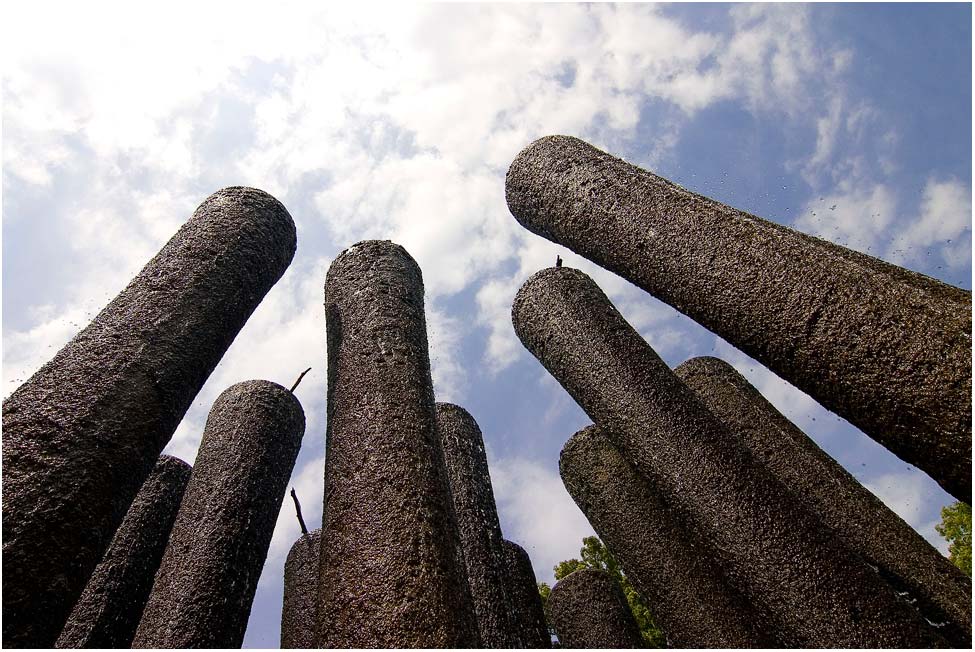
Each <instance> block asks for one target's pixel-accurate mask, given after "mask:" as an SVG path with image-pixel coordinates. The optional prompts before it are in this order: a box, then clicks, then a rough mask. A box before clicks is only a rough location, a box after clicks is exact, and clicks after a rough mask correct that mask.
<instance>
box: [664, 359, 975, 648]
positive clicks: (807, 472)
mask: <svg viewBox="0 0 975 652" xmlns="http://www.w3.org/2000/svg"><path fill="white" fill-rule="evenodd" d="M674 373H675V374H677V377H678V378H680V379H681V380H682V381H684V384H685V385H687V386H688V387H690V388H691V390H693V391H694V393H695V394H697V396H698V398H699V399H700V400H701V402H702V403H704V405H705V406H706V407H707V408H708V409H709V410H710V411H711V412H712V413H713V414H714V415H715V416H716V417H718V418H719V419H720V420H721V421H722V422H724V424H725V425H726V426H727V432H728V433H729V434H730V435H732V436H734V438H735V440H736V441H737V442H739V443H740V444H742V445H744V446H745V448H747V449H748V450H749V451H750V452H751V454H752V455H753V456H754V457H755V458H756V459H757V460H758V461H759V462H761V463H762V464H764V466H765V467H766V468H767V469H768V470H769V471H771V472H772V474H773V475H774V476H775V477H776V478H777V479H778V480H779V481H780V482H781V483H782V484H784V485H785V486H787V487H789V488H790V489H791V490H792V492H793V493H794V494H795V495H796V496H798V497H799V498H800V499H801V500H802V501H803V502H805V503H806V504H807V505H808V506H809V507H810V508H812V510H813V511H815V512H816V514H818V515H819V517H820V518H821V519H822V520H823V522H824V523H825V524H826V525H828V526H829V527H831V528H832V529H833V530H834V531H835V532H836V534H837V536H839V537H840V538H841V539H842V540H843V541H844V542H846V544H847V545H848V546H850V547H851V548H853V549H854V550H855V551H856V552H858V553H859V554H860V555H862V556H863V557H864V559H866V560H867V561H868V562H870V563H871V564H872V565H874V566H876V567H877V568H878V570H879V571H880V574H881V576H882V577H884V579H886V580H887V581H888V582H889V583H890V584H892V585H893V586H894V587H895V588H897V589H898V590H899V591H908V592H909V593H910V596H909V598H908V600H911V599H916V600H917V603H916V606H917V607H918V608H919V609H920V610H921V613H922V614H923V615H924V616H925V618H927V619H928V620H929V621H931V622H936V623H944V626H943V627H942V628H941V634H942V635H943V636H944V637H945V638H947V639H948V641H949V642H950V643H952V644H953V645H955V646H958V647H968V644H970V643H971V640H972V620H971V619H972V581H971V579H970V578H969V577H968V576H967V575H965V574H964V573H963V572H961V571H960V570H959V569H958V568H956V567H955V566H954V565H953V564H952V563H951V562H949V561H948V560H947V559H946V558H945V557H944V556H943V555H942V554H941V553H939V552H938V551H937V550H935V549H934V548H933V547H932V546H931V544H929V543H928V542H927V541H925V540H924V538H923V537H921V535H919V534H918V533H917V532H915V531H914V528H912V527H911V526H910V525H908V524H907V523H905V522H904V521H903V520H901V518H900V517H899V516H897V515H896V514H895V513H894V512H892V511H891V510H890V509H888V508H887V506H886V505H884V503H883V502H881V500H880V499H879V498H877V497H876V496H874V495H873V494H872V493H870V491H868V490H867V489H866V488H865V487H864V486H863V485H861V484H860V483H859V482H858V481H857V480H856V478H854V477H853V476H852V475H850V474H849V473H847V472H846V470H845V469H844V468H843V467H842V466H840V465H839V464H837V463H836V461H835V460H833V458H831V457H830V456H829V455H827V454H826V453H825V452H823V450H822V449H821V448H819V446H817V445H816V443H815V442H813V440H812V439H810V438H809V437H807V436H806V435H805V433H803V432H802V431H801V430H799V428H797V427H796V426H794V425H793V424H792V422H791V421H789V420H788V419H786V418H785V417H784V416H783V415H782V414H781V413H780V412H779V411H778V410H776V409H775V408H774V407H773V406H772V404H771V403H769V402H768V401H767V400H765V398H764V397H763V396H762V395H761V394H760V393H759V392H758V390H757V389H755V388H754V387H752V386H751V385H750V384H749V383H748V381H747V380H745V378H744V377H743V376H742V375H741V374H739V373H738V372H737V371H735V369H734V367H732V366H731V365H729V364H728V363H726V362H724V361H722V360H719V359H717V358H710V357H702V358H694V359H692V360H688V361H687V362H685V363H684V364H682V365H680V366H679V367H677V368H676V369H674Z"/></svg>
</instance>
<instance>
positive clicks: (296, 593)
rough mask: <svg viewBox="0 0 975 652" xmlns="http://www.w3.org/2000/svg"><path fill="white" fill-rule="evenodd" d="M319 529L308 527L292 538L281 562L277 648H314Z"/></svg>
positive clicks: (320, 539)
mask: <svg viewBox="0 0 975 652" xmlns="http://www.w3.org/2000/svg"><path fill="white" fill-rule="evenodd" d="M321 544H322V531H321V530H320V529H319V530H312V531H311V532H309V533H308V534H305V535H303V536H302V537H301V538H300V539H298V540H297V541H295V544H294V545H293V546H291V551H290V552H289V553H288V559H287V561H285V562H284V600H283V604H282V606H281V649H282V650H284V649H303V648H312V649H314V648H317V647H318V636H317V635H316V634H315V627H316V626H317V623H318V615H317V610H318V551H319V548H320V547H321Z"/></svg>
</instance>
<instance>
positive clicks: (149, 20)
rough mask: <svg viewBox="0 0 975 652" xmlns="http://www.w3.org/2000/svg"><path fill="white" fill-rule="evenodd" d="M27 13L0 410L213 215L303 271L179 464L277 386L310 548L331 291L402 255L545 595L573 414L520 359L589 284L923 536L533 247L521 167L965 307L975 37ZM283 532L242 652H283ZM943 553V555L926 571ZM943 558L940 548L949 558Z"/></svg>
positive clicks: (862, 11)
mask: <svg viewBox="0 0 975 652" xmlns="http://www.w3.org/2000/svg"><path fill="white" fill-rule="evenodd" d="M232 7H233V10H228V9H227V7H225V6H222V5H219V4H217V3H213V4H210V3H198V2H197V3H184V2H173V3H166V5H165V6H162V5H156V6H152V7H150V8H145V7H143V6H139V7H136V6H135V5H133V4H132V3H127V4H126V3H121V4H109V3H84V4H83V5H78V4H74V5H72V4H68V3H64V4H56V5H52V4H50V3H43V2H35V3H17V4H16V5H10V6H8V7H7V8H6V9H5V12H4V14H5V16H4V20H3V27H2V28H0V29H2V31H3V34H2V42H3V44H2V45H0V48H2V50H3V55H4V60H5V62H6V66H5V67H4V71H3V385H2V386H3V395H4V396H7V395H9V393H10V392H11V391H13V389H14V388H16V387H17V385H19V384H20V383H21V382H23V381H24V380H25V379H27V378H29V377H30V374H32V373H33V372H34V371H35V370H36V369H37V368H38V367H39V366H40V365H41V364H43V363H44V362H46V361H47V360H48V359H49V358H50V357H51V356H52V355H53V354H54V352H56V351H57V349H58V348H59V347H60V346H61V345H62V344H63V343H65V342H66V341H67V340H68V339H70V338H71V337H72V336H73V335H74V334H75V333H76V332H77V331H78V330H80V329H81V328H82V327H83V326H84V325H85V324H86V323H87V322H88V321H89V320H90V319H91V318H92V317H93V316H94V315H95V314H97V312H98V310H100V309H101V308H102V307H103V306H104V305H105V304H106V303H107V302H108V301H109V300H110V299H111V297H113V296H114V295H115V294H116V293H117V292H118V291H119V290H121V289H122V288H123V287H124V286H125V284H126V283H127V282H128V281H129V280H130V279H131V278H132V276H134V275H135V274H136V273H137V272H138V271H139V269H140V268H141V267H142V265H144V264H145V262H146V261H147V260H148V259H149V258H150V257H151V256H152V255H153V254H154V253H155V252H156V251H158V249H159V248H160V247H161V246H162V245H163V244H164V243H165V242H166V240H167V239H168V238H169V237H171V236H172V234H173V233H175V231H176V230H177V229H178V228H179V226H180V225H181V224H182V223H183V221H185V219H186V218H188V217H189V215H190V214H191V213H192V211H193V209H194V208H195V207H196V206H197V205H198V204H199V203H200V202H202V201H203V199H204V198H205V197H206V196H207V195H208V194H210V193H211V192H213V191H215V190H217V189H219V188H221V187H223V186H228V185H251V186H255V187H258V188H262V189H264V190H266V191H268V192H270V193H272V194H274V195H275V196H276V197H277V198H278V199H280V200H281V201H282V202H283V203H284V204H285V206H286V207H287V208H288V209H289V211H290V212H291V214H292V216H293V217H294V218H295V221H296V223H297V225H298V252H297V255H296V256H295V259H294V262H293V263H292V265H291V268H290V269H289V271H288V272H287V273H286V275H285V276H284V278H282V280H281V281H280V282H279V283H278V284H277V286H276V287H275V288H274V289H273V290H272V291H271V292H270V293H269V295H268V296H267V298H266V300H265V302H264V303H263V304H262V305H261V307H260V308H258V310H257V312H255V314H254V316H253V317H252V318H251V320H250V321H249V322H248V324H247V326H246V327H245V328H244V329H243V331H242V332H241V333H240V335H239V336H238V338H237V340H236V341H235V343H234V344H233V346H232V347H231V349H230V350H229V351H228V353H227V355H226V356H225V358H224V360H223V361H222V362H221V364H220V366H219V367H218V368H217V369H216V371H215V372H214V373H213V375H212V376H211V378H210V380H209V381H208V382H207V384H206V385H205V386H204V388H203V390H202V391H201V392H200V394H199V396H198V397H197V400H196V401H195V402H194V404H193V407H192V408H191V409H190V411H189V413H188V414H187V416H186V419H185V420H184V422H183V424H182V425H181V426H180V428H179V429H178V430H177V432H176V434H175V436H174V437H173V440H172V442H171V443H170V445H169V447H168V448H167V452H169V453H171V454H175V455H177V456H179V457H182V458H183V459H185V460H187V461H188V462H191V463H192V461H193V459H194V457H195V454H196V448H197V446H198V445H199V440H200V436H201V433H202V428H203V424H204V422H205V419H206V414H207V411H208V410H209V408H210V406H211V404H212V403H213V400H214V399H215V398H216V396H217V395H218V394H219V393H220V392H221V391H222V390H223V389H225V388H226V387H227V386H229V385H230V384H232V383H235V382H238V381H241V380H246V379H250V378H267V379H269V380H273V381H276V382H279V383H282V384H286V385H290V383H291V382H293V380H294V379H295V378H296V377H297V375H298V373H299V372H300V371H301V370H302V369H304V368H306V367H308V366H311V367H312V371H311V372H310V373H309V374H308V376H307V377H306V378H305V380H304V381H303V382H302V384H301V386H300V387H299V389H298V390H297V395H298V397H299V398H300V399H301V401H302V404H303V406H304V409H305V412H306V415H307V423H308V427H307V431H306V434H305V439H304V443H303V446H302V450H301V453H300V455H299V458H298V463H297V465H296V467H295V472H294V476H293V478H292V484H293V485H294V486H296V487H297V489H298V493H299V495H300V496H301V498H302V502H303V505H304V514H305V518H306V520H307V521H308V525H309V527H317V526H318V525H319V524H320V522H321V510H320V505H321V500H322V483H323V478H322V472H323V471H322V470H323V457H324V432H325V422H324V414H325V366H324V365H325V330H324V329H325V323H324V313H323V309H322V303H323V292H322V287H323V284H324V276H325V270H326V269H327V268H328V265H329V263H330V262H331V260H332V259H333V258H334V257H335V255H336V254H337V253H338V252H340V251H341V250H342V249H344V248H345V247H347V246H349V245H351V244H353V243H354V242H356V241H358V240H361V239H365V238H384V239H392V240H394V241H396V242H398V243H400V244H402V245H404V246H405V247H406V248H407V249H408V250H409V251H410V252H411V253H412V254H413V256H414V257H415V258H416V259H417V261H418V262H419V263H420V266H421V268H422V269H423V273H424V281H425V285H426V291H427V319H428V327H429V331H430V341H431V356H432V359H433V373H434V381H435V390H436V393H437V397H438V399H439V400H447V401H452V402H456V403H458V404H460V405H463V406H464V407H466V408H467V409H468V410H469V411H470V412H471V413H472V414H473V415H474V417H475V418H476V419H477V420H478V422H479V423H480V425H481V428H482V430H483V431H484V435H485V441H486V444H487V448H488V452H489V456H490V464H491V473H492V479H493V482H494V489H495V494H496V497H497V501H498V507H499V511H500V516H501V521H502V528H503V530H504V532H505V536H506V537H507V538H509V539H512V540H514V541H517V542H519V543H520V544H522V545H523V546H524V547H525V548H526V549H527V550H528V551H529V553H530V554H531V557H532V561H533V563H534V566H535V571H536V574H537V575H538V577H539V579H540V580H547V581H551V579H552V566H553V564H555V563H556V562H558V561H559V560H561V559H565V558H568V557H570V556H574V555H575V554H576V553H577V552H578V548H579V545H580V540H581V538H582V537H583V536H586V535H588V534H589V533H591V530H590V529H589V526H588V524H587V522H586V521H585V518H584V517H583V516H582V515H581V514H580V513H579V512H578V510H577V509H576V508H575V506H574V505H573V503H572V501H571V499H570V498H569V497H568V495H567V494H566V493H565V491H564V490H563V488H562V485H561V481H560V480H559V477H558V454H559V450H560V449H561V446H562V444H563V443H564V442H565V440H566V439H568V437H569V436H571V435H572V434H573V433H574V432H575V431H577V430H579V429H580V428H582V427H584V426H585V425H588V423H589V422H588V419H587V417H586V416H585V415H584V414H583V413H582V412H581V410H580V409H579V408H578V407H577V406H576V405H575V404H574V403H573V401H572V400H571V399H570V398H569V397H568V395H567V394H566V393H565V392H564V391H563V390H562V389H561V387H559V385H558V384H557V383H556V382H555V381H554V380H553V379H552V378H551V377H550V376H548V374H547V373H546V372H545V371H544V369H543V368H542V367H541V365H540V364H539V363H538V362H537V361H535V359H534V358H533V357H532V356H531V355H530V354H528V353H527V351H525V350H524V348H523V347H522V346H521V344H520V343H519V342H518V341H517V339H516V337H515V335H514V332H513V330H512V327H511V323H510V314H509V313H510V305H511V299H512V297H513V296H514V293H515V291H516V290H517V288H518V287H519V286H520V284H521V283H522V282H523V281H524V280H525V279H527V278H528V276H529V275H530V274H531V273H533V272H534V271H536V270H537V269H539V268H541V267H544V266H548V265H551V264H553V262H554V260H555V256H556V254H559V255H561V256H562V257H563V258H564V259H565V261H566V264H567V265H571V266H576V267H579V268H581V269H583V270H584V271H586V272H587V273H590V274H591V275H592V276H593V277H594V278H595V280H596V281H597V283H599V284H600V286H601V287H602V288H603V289H604V290H605V291H606V292H607V293H608V294H609V296H610V297H611V299H612V300H613V301H614V302H615V303H616V305H617V306H618V307H619V308H620V310H621V311H622V313H623V314H624V316H626V317H627V319H628V320H629V321H630V323H631V324H633V325H634V326H635V327H636V328H637V329H638V330H639V331H640V332H641V333H642V334H643V335H644V337H646V338H647V340H648V341H649V342H650V344H651V345H653V347H654V348H655V349H656V350H657V351H658V353H660V355H661V356H662V357H663V358H664V359H665V360H666V361H667V362H668V363H669V364H671V366H676V365H677V364H679V363H681V362H683V361H684V360H686V359H687V358H690V357H693V356H697V355H718V356H719V357H722V358H723V359H725V360H727V361H728V362H731V363H732V364H734V365H735V366H736V367H737V368H738V369H739V370H740V371H742V372H743V373H744V374H745V376H746V377H747V378H749V380H750V381H751V382H752V383H753V384H755V385H756V386H757V387H759V388H760V389H761V391H762V392H763V393H764V394H765V395H766V396H767V397H768V398H769V399H770V400H771V401H772V402H773V403H774V404H775V405H776V406H778V407H779V408H780V409H781V410H782V411H783V412H784V413H785V414H786V415H787V416H788V417H789V418H791V419H792V420H793V421H794V422H795V423H796V424H797V425H799V426H800V427H801V428H802V429H803V430H804V431H805V432H807V433H808V434H809V435H810V436H811V437H813V439H815V440H816V441H817V442H818V443H819V444H820V445H821V446H823V447H824V448H825V449H826V450H827V451H828V452H829V453H830V454H832V455H833V456H834V457H835V458H836V459H837V460H839V461H840V462H841V463H842V464H843V465H844V466H845V467H846V468H847V469H848V470H850V471H851V472H852V473H853V474H854V475H855V476H856V477H857V478H858V479H860V480H861V481H862V482H863V483H864V484H866V486H868V487H869V488H870V489H871V490H872V491H874V492H875V493H876V494H877V495H878V496H880V497H881V498H882V499H883V500H884V501H885V502H886V503H887V504H888V505H889V506H890V507H891V508H893V509H894V510H895V511H897V513H898V514H900V515H901V516H902V517H904V518H905V520H907V521H908V522H909V523H910V524H911V525H912V526H914V527H915V528H917V529H918V530H919V531H920V532H921V533H922V534H924V535H925V536H926V537H929V539H930V540H932V541H935V542H937V541H938V539H937V535H936V534H935V533H934V531H933V525H934V524H935V523H936V522H937V521H938V518H939V516H938V512H939V510H940V508H941V506H943V505H945V504H947V503H949V502H951V499H950V498H949V497H948V496H947V494H945V493H944V492H942V491H941V490H940V489H939V488H938V487H937V485H936V484H935V483H934V482H933V481H931V480H930V479H929V478H927V476H925V475H924V474H923V473H921V472H919V471H917V470H916V469H914V468H913V467H911V466H910V465H908V464H906V463H904V462H902V461H900V460H898V459H897V458H895V457H893V456H891V455H890V454H889V453H887V452H886V451H885V450H884V449H883V448H881V447H880V446H879V445H877V444H875V443H873V442H872V441H871V440H869V439H867V438H866V437H865V436H863V435H862V434H860V433H859V432H858V431H857V430H856V429H854V428H853V427H851V426H850V425H848V424H847V423H846V422H845V421H843V420H842V419H839V418H838V417H836V416H835V415H832V414H831V413H828V412H826V411H825V410H823V409H822V408H821V407H819V406H818V405H817V404H816V403H815V402H814V401H813V400H812V399H810V398H809V397H807V396H806V395H804V394H802V393H800V392H798V391H797V390H795V389H793V388H791V387H790V386H788V385H787V384H785V383H784V382H782V381H781V380H779V379H778V378H777V377H775V376H774V375H772V374H771V373H769V372H768V371H767V370H765V369H764V368H763V367H762V366H761V365H759V364H757V363H755V362H754V361H752V360H750V359H749V358H747V357H745V356H744V355H743V354H741V353H740V352H738V351H737V350H735V349H734V348H733V347H731V346H730V345H728V344H727V343H725V342H724V341H722V340H720V339H718V338H716V337H715V336H713V335H712V334H710V333H709V332H707V331H705V330H704V329H702V328H700V327H699V326H697V325H696V324H694V323H693V322H691V321H690V320H688V319H686V318H684V317H683V316H682V315H679V314H677V313H676V312H674V311H673V310H672V309H670V308H669V307H667V306H666V305H663V304H661V303H660V302H658V301H656V300H655V299H653V298H651V297H649V296H648V295H646V294H645V293H643V292H642V291H640V290H638V289H636V288H635V287H633V286H632V285H630V284H629V283H627V282H625V281H623V280H621V279H619V278H617V277H615V276H613V275H612V274H609V273H608V272H605V271H603V270H601V269H599V268H597V267H595V266H594V265H592V264H591V263H588V262H587V261H585V260H582V259H580V258H579V257H578V256H575V255H574V254H572V253H571V252H568V251H566V250H564V249H562V248H560V247H557V246H555V245H553V244H551V243H549V242H547V241H544V240H542V239H541V238H538V237H536V236H534V235H532V234H530V233H528V232H527V231H525V230H524V229H522V228H521V227H520V226H519V225H518V224H517V223H516V222H515V220H514V219H513V218H512V217H511V215H510V214H509V213H508V211H507V208H506V206H505V202H504V173H505V171H506V169H507V166H508V164H509V163H510V161H511V160H512V159H513V158H514V156H515V155H516V154H517V153H518V151H519V150H520V149H521V148H523V147H524V146H526V145H527V144H528V143H530V142H531V141H533V140H534V139H536V138H538V137H540V136H543V135H546V134H552V133H564V134H569V135H574V136H578V137H581V138H583V139H585V140H588V141H589V142H591V143H593V144H595V145H597V146H599V147H601V148H603V149H606V150H607V151H610V152H612V153H614V154H617V155H619V156H623V157H624V158H626V159H627V160H628V161H631V162H633V163H635V164H637V165H641V166H643V167H646V168H648V169H651V170H653V171H655V172H657V173H658V174H661V175H663V176H665V177H667V178H669V179H671V180H673V181H675V182H677V183H679V184H681V185H684V186H685V187H687V188H690V189H692V190H695V191H698V192H701V193H703V194H706V195H708V196H711V197H713V198H715V199H718V200H720V201H723V202H726V203H729V204H731V205H733V206H736V207H738V208H742V209H745V210H748V211H751V212H753V213H755V214H757V215H760V216H762V217H766V218H769V219H772V220H774V221H777V222H780V223H782V224H786V225H790V226H794V227H796V228H799V229H801V230H803V231H805V232H809V233H815V234H817V235H820V236H822V237H825V238H828V239H830V240H833V241H835V242H839V243H841V244H845V245H847V246H850V247H852V248H855V249H858V250H861V251H864V252H866V253H869V254H871V255H875V256H878V257H880V258H883V259H885V260H889V261H891V262H895V263H897V264H900V265H904V266H906V267H908V268H910V269H913V270H917V271H920V272H923V273H925V274H928V275H931V276H934V277H936V278H939V279H942V280H944V281H947V282H949V283H952V284H955V285H958V286H961V287H964V288H966V289H971V277H972V270H971V225H972V218H971V179H972V169H971V159H972V156H971V154H972V150H971V142H972V134H971V124H972V121H971V79H972V76H971V22H972V21H971V8H970V5H967V4H951V5H934V4H918V5H913V4H912V5H907V4H898V5H882V4H869V5H832V4H831V5H801V4H789V5H723V4H679V5H632V4H630V5H620V6H613V5H602V4H600V5H587V6H582V5H517V4H505V5H471V4H465V5H405V6H398V5H382V6H375V5H370V6H367V7H360V8H352V7H348V6H342V5H332V4H328V5H322V6H318V5H317V3H310V2H308V3H288V2H282V3H278V4H277V5H276V6H275V8H274V9H273V10H271V9H270V8H269V7H268V6H267V5H263V6H262V5H260V4H252V3H247V2H236V3H234V4H233V5H232ZM298 534H299V529H298V524H297V521H296V520H295V518H294V516H293V510H292V507H291V505H290V501H288V502H285V503H284V507H283V510H282V512H281V516H280V517H279V520H278V526H277V528H276V530H275V535H274V540H273V542H272V545H271V550H270V553H269V556H268V562H267V564H266V566H265V571H264V575H263V576H262V580H261V584H260V586H259V589H258V595H257V598H256V600H255V604H254V609H253V612H252V616H251V622H250V626H249V628H248V633H247V638H246V642H245V644H246V645H248V646H252V647H253V646H258V647H261V646H264V647H275V646H276V645H277V643H278V628H279V618H280V604H281V602H280V599H281V590H282V586H281V583H282V569H283V563H284V558H285V556H286V554H287V551H288V549H289V547H290V545H291V543H292V542H293V541H294V540H295V539H296V538H297V536H298ZM939 545H940V544H939ZM941 548H942V549H943V548H944V546H943V545H941Z"/></svg>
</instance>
